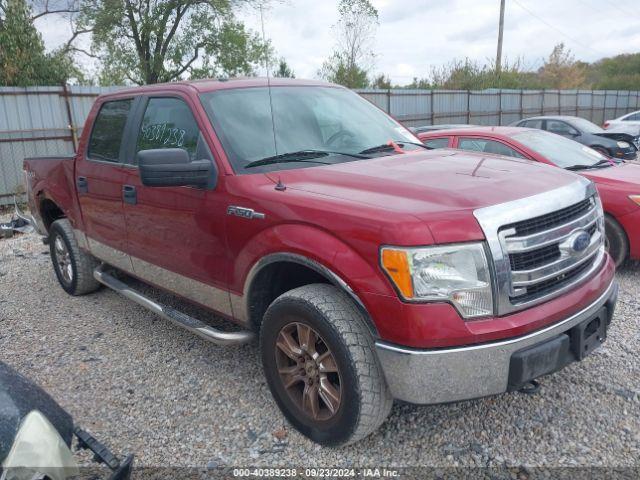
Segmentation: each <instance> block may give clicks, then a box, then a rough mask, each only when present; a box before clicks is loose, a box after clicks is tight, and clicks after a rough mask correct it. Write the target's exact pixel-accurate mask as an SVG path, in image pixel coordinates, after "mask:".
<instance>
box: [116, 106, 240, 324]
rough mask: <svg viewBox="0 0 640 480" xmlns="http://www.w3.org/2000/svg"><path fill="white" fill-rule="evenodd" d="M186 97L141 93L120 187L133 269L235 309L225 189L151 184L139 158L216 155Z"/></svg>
mask: <svg viewBox="0 0 640 480" xmlns="http://www.w3.org/2000/svg"><path fill="white" fill-rule="evenodd" d="M192 107H194V105H192V103H191V100H190V99H189V98H188V97H187V96H181V95H178V94H167V95H163V96H150V97H146V98H143V99H142V100H141V104H140V108H139V109H138V113H137V118H136V120H135V122H134V123H135V126H134V127H133V131H135V132H136V133H137V135H136V138H133V139H132V141H131V145H130V147H129V150H128V152H127V159H126V161H127V163H129V164H130V165H131V167H132V168H130V169H128V170H127V171H126V176H125V181H124V186H123V188H124V189H125V196H124V204H123V208H124V212H125V220H126V224H127V252H128V253H129V254H130V255H131V262H132V264H133V269H134V273H135V275H136V276H138V277H140V278H142V279H143V280H146V281H148V282H149V283H152V284H154V285H156V286H159V287H161V288H164V289H166V290H169V291H172V292H174V293H177V294H179V295H181V296H183V297H186V298H188V299H190V300H192V301H194V302H196V303H199V304H201V305H204V306H206V307H209V308H212V309H213V310H216V311H218V312H220V313H222V314H226V315H231V308H230V302H229V295H228V292H227V290H226V288H227V284H226V278H227V277H226V276H227V269H228V264H227V260H228V258H227V257H228V255H227V249H226V240H225V231H224V224H225V219H226V207H227V205H226V203H225V195H224V194H223V193H221V191H220V190H221V189H220V188H215V187H214V188H212V189H202V188H193V187H146V186H144V185H143V184H142V181H141V179H140V174H139V170H138V168H137V165H136V156H137V153H138V152H139V151H142V150H150V149H162V148H182V149H184V150H186V151H187V152H188V153H189V156H190V158H191V160H192V161H193V160H209V161H210V162H212V163H213V164H214V166H215V162H214V158H213V155H212V153H211V150H210V148H209V146H208V145H207V142H206V141H205V139H204V136H203V134H202V131H203V130H204V129H203V128H201V125H202V124H201V121H203V119H198V117H197V116H196V114H194V109H193V108H192Z"/></svg>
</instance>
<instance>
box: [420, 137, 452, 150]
mask: <svg viewBox="0 0 640 480" xmlns="http://www.w3.org/2000/svg"><path fill="white" fill-rule="evenodd" d="M422 143H424V144H425V145H426V146H427V147H429V148H447V147H448V146H449V137H441V138H427V139H425V140H423V141H422Z"/></svg>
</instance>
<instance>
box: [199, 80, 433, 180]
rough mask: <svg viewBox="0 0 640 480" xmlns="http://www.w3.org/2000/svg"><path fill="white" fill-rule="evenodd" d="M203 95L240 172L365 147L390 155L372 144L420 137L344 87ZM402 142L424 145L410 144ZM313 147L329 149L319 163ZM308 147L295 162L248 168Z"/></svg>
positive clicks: (352, 153)
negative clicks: (310, 152)
mask: <svg viewBox="0 0 640 480" xmlns="http://www.w3.org/2000/svg"><path fill="white" fill-rule="evenodd" d="M201 99H202V103H203V105H204V108H205V110H206V112H207V115H208V116H209V119H210V120H211V123H212V124H213V127H214V129H215V131H216V133H217V135H218V137H219V138H220V141H221V142H222V146H223V147H224V149H225V153H226V154H227V156H228V157H229V160H230V161H231V163H232V165H233V168H234V170H235V171H236V173H240V174H242V173H256V172H265V171H272V170H281V169H285V168H302V167H309V166H318V165H321V164H323V163H337V162H346V161H354V160H358V159H362V158H363V155H359V156H356V155H358V154H360V153H361V152H363V153H366V154H367V155H370V156H373V155H374V154H375V155H376V156H379V155H390V154H394V153H396V152H395V151H394V149H393V148H391V147H387V148H385V147H382V148H380V149H373V147H379V146H381V145H383V144H386V143H388V142H389V141H390V140H392V141H394V142H396V143H402V142H419V140H418V139H417V138H416V137H415V136H414V135H413V134H412V133H410V132H409V131H408V130H407V129H406V128H405V127H403V126H402V125H400V124H399V123H398V122H396V121H395V120H393V119H392V118H390V117H389V116H387V115H386V114H385V113H383V112H382V111H381V110H379V109H378V108H376V107H374V106H373V105H372V104H370V103H369V102H367V101H366V100H364V99H363V98H361V97H360V96H359V95H357V94H356V93H354V92H351V91H350V90H346V89H343V88H334V87H296V86H293V87H272V88H271V95H269V89H268V88H266V87H256V88H238V89H229V90H218V91H215V92H210V93H205V94H202V95H201ZM272 107H273V116H272V114H271V111H272ZM402 147H403V148H404V149H405V150H413V149H418V148H421V147H419V146H414V145H411V144H410V143H406V144H402ZM310 150H313V151H323V152H327V153H326V155H324V156H323V157H322V158H319V159H318V161H317V162H315V161H314V160H313V158H311V159H310V157H312V156H313V155H311V154H309V152H308V151H310ZM366 150H370V151H366ZM305 151H306V152H307V153H306V154H305V155H302V156H303V157H304V160H305V161H303V162H297V161H296V160H297V158H296V157H295V155H294V156H293V158H287V161H286V162H284V161H281V162H278V163H269V164H266V165H260V166H258V168H251V167H253V166H254V165H252V166H251V167H250V168H245V167H247V166H248V165H249V164H251V163H252V162H253V164H255V163H256V162H258V161H260V160H264V159H273V157H276V156H280V157H279V158H281V159H284V158H285V157H284V155H286V154H291V153H293V152H305ZM365 151H366V152H365ZM341 152H344V154H341ZM364 158H366V157H364ZM276 160H277V159H276Z"/></svg>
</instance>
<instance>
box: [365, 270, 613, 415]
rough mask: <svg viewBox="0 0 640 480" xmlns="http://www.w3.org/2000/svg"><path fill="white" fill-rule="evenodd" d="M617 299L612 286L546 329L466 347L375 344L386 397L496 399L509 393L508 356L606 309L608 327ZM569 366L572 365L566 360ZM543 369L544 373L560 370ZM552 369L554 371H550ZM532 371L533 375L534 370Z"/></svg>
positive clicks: (437, 400)
mask: <svg viewBox="0 0 640 480" xmlns="http://www.w3.org/2000/svg"><path fill="white" fill-rule="evenodd" d="M617 297H618V285H617V283H616V282H615V280H614V281H613V282H612V283H611V284H610V285H609V287H608V288H607V289H606V291H605V292H604V293H603V294H602V295H601V296H600V297H598V299H597V300H596V301H594V302H593V303H591V304H590V305H588V306H587V307H586V308H584V309H583V310H581V311H579V312H577V313H575V314H574V315H571V316H570V317H568V318H566V319H564V320H561V321H559V322H557V323H555V324H553V325H551V326H548V327H546V328H543V329H541V330H538V331H535V332H533V333H530V334H528V335H524V336H521V337H517V338H511V339H507V340H502V341H498V342H491V343H485V344H480V345H472V346H467V347H457V348H443V349H434V350H416V349H410V348H403V347H398V346H395V345H391V344H388V343H385V342H380V341H379V342H376V351H377V354H378V358H379V359H380V363H381V365H382V368H383V370H384V373H385V377H386V380H387V384H388V385H389V388H390V389H391V393H392V394H393V396H394V397H395V398H396V399H398V400H403V401H406V402H410V403H416V404H434V403H446V402H455V401H459V400H469V399H472V398H479V397H485V396H488V395H496V394H499V393H504V392H506V391H508V390H511V389H513V384H512V385H511V386H510V382H509V379H510V374H511V378H512V379H513V378H514V375H513V371H512V370H513V368H516V367H515V366H514V364H513V363H512V357H514V354H516V353H520V351H522V350H524V349H527V348H528V347H531V346H534V345H540V344H543V343H545V342H548V341H553V340H555V339H557V338H558V337H560V336H561V335H563V334H565V333H567V332H568V331H569V330H571V329H572V328H574V327H576V326H577V325H579V324H581V323H582V322H584V321H586V320H588V319H590V318H593V317H594V316H596V315H598V314H599V313H600V312H602V309H603V308H606V316H607V321H611V317H612V316H613V311H614V309H615V304H616V301H617ZM571 360H572V361H575V359H573V358H572V359H571ZM562 361H563V362H564V363H563V364H562V365H560V364H558V365H549V369H548V371H545V372H542V374H545V373H550V372H551V371H554V370H557V369H558V368H561V367H562V366H564V365H566V363H567V361H566V358H563V359H562ZM554 367H557V368H554ZM534 370H535V369H534Z"/></svg>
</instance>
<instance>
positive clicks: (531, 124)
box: [520, 120, 542, 130]
mask: <svg viewBox="0 0 640 480" xmlns="http://www.w3.org/2000/svg"><path fill="white" fill-rule="evenodd" d="M520 126H521V127H526V128H537V129H538V130H542V120H527V121H526V122H522V123H521V124H520Z"/></svg>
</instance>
